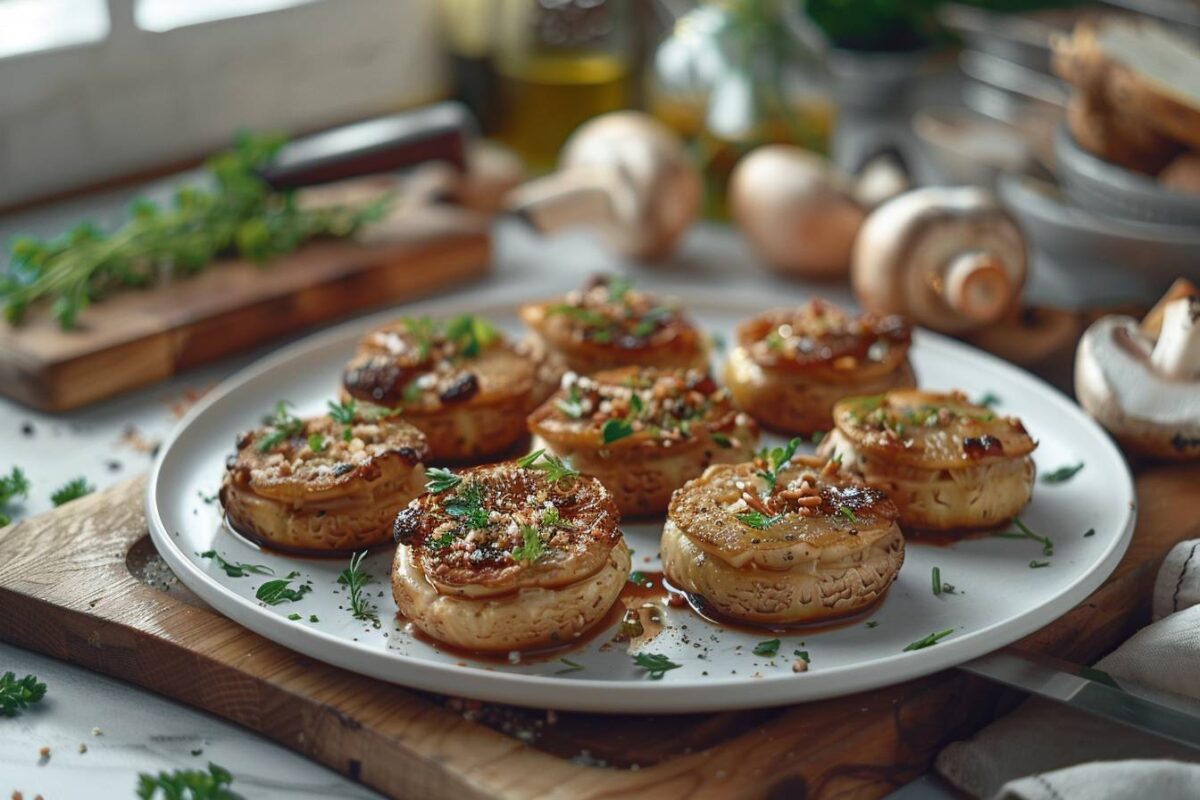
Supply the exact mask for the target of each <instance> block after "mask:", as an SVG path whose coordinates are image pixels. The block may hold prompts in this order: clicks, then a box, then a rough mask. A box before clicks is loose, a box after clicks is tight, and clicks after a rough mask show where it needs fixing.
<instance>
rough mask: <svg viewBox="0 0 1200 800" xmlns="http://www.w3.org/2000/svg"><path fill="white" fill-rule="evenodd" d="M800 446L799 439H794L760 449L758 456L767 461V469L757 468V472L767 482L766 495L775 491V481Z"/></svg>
mask: <svg viewBox="0 0 1200 800" xmlns="http://www.w3.org/2000/svg"><path fill="white" fill-rule="evenodd" d="M799 446H800V440H799V439H792V440H791V441H789V442H788V443H787V444H786V445H784V446H783V447H770V448H768V447H764V448H763V449H762V450H759V451H758V453H757V455H756V457H757V458H758V459H761V460H762V461H764V462H766V464H767V467H766V469H759V470H756V474H757V475H758V476H759V477H760V478H762V479H763V480H764V481H766V482H767V491H766V496H768V497H769V496H770V495H771V493H772V492H774V491H775V483H776V481H778V479H779V473H780V472H781V471H782V470H783V468H784V467H786V466H787V465H788V463H789V462H790V461H791V460H792V456H794V455H796V448H798V447H799Z"/></svg>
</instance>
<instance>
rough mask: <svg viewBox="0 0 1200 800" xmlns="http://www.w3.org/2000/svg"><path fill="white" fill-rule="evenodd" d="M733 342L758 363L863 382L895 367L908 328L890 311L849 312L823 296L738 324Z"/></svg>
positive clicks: (904, 350) (905, 351)
mask: <svg viewBox="0 0 1200 800" xmlns="http://www.w3.org/2000/svg"><path fill="white" fill-rule="evenodd" d="M737 343H738V345H739V346H741V347H744V348H746V351H747V354H748V355H749V356H750V358H751V359H753V361H754V362H755V363H757V364H758V365H759V366H761V367H763V368H765V369H770V370H780V371H786V372H792V373H797V374H802V375H804V376H806V377H808V378H810V379H813V380H831V381H836V380H838V379H847V378H848V379H853V380H856V381H862V380H869V379H871V378H873V377H876V376H879V375H886V374H888V373H891V372H894V371H895V370H897V369H899V368H900V366H901V365H902V364H903V363H904V360H905V359H906V358H907V357H908V348H909V345H910V344H911V343H912V326H911V325H910V324H909V322H908V320H907V319H905V318H904V317H901V316H899V315H895V314H888V315H880V314H870V313H868V314H863V315H860V316H853V315H850V314H847V313H846V312H844V311H842V310H841V309H839V308H837V307H836V306H834V305H832V304H830V303H827V302H825V301H824V300H819V299H813V300H811V301H810V302H809V303H807V304H806V305H803V306H800V307H798V308H788V309H782V308H781V309H773V310H771V311H765V312H763V313H761V314H759V315H757V316H755V317H753V318H751V319H749V320H747V321H745V322H743V323H742V324H741V325H739V326H738V329H737Z"/></svg>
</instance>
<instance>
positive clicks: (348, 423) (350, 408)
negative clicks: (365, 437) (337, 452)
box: [310, 397, 358, 442]
mask: <svg viewBox="0 0 1200 800" xmlns="http://www.w3.org/2000/svg"><path fill="white" fill-rule="evenodd" d="M328 406H329V418H330V419H332V420H333V421H334V422H336V423H337V424H339V425H341V426H342V441H344V442H348V441H350V440H351V439H353V438H354V415H355V414H356V413H357V412H358V403H357V402H356V401H355V400H354V398H353V397H351V398H350V399H348V400H346V402H344V403H335V402H333V401H332V400H330V401H329V403H328ZM310 441H311V439H310Z"/></svg>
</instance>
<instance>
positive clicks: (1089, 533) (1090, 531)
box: [1083, 528, 1096, 539]
mask: <svg viewBox="0 0 1200 800" xmlns="http://www.w3.org/2000/svg"><path fill="white" fill-rule="evenodd" d="M1095 535H1096V529H1095V528H1088V529H1087V531H1085V532H1084V534H1083V538H1085V539H1086V538H1088V537H1089V536H1095Z"/></svg>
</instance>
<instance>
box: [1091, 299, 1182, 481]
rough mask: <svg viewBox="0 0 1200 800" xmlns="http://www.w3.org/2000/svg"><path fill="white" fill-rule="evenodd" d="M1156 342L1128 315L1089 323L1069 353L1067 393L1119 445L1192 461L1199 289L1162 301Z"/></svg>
mask: <svg viewBox="0 0 1200 800" xmlns="http://www.w3.org/2000/svg"><path fill="white" fill-rule="evenodd" d="M1161 322H1162V327H1161V331H1160V332H1159V334H1158V337H1157V340H1155V339H1154V338H1153V337H1152V336H1150V335H1148V334H1147V332H1146V331H1145V330H1144V328H1145V326H1144V325H1143V326H1139V324H1138V321H1137V320H1135V319H1133V318H1132V317H1127V316H1123V315H1112V316H1107V317H1101V318H1100V319H1098V320H1097V321H1096V322H1094V323H1093V324H1092V326H1091V327H1090V328H1088V329H1087V331H1086V332H1085V333H1084V335H1083V338H1082V339H1080V341H1079V349H1078V350H1077V351H1076V355H1075V396H1076V397H1077V398H1079V403H1080V405H1082V406H1083V407H1084V409H1086V410H1087V412H1088V413H1089V414H1091V415H1092V416H1093V417H1095V418H1096V421H1097V422H1099V423H1100V424H1101V425H1103V426H1104V427H1105V428H1107V429H1108V431H1109V432H1110V433H1111V434H1112V435H1113V437H1114V438H1116V440H1117V441H1118V442H1120V443H1121V445H1122V446H1123V447H1125V449H1126V450H1128V451H1130V452H1133V453H1140V454H1143V455H1150V456H1156V457H1158V458H1169V459H1180V460H1182V459H1193V458H1200V294H1190V295H1187V296H1184V297H1178V298H1175V299H1173V300H1170V301H1169V302H1167V303H1165V304H1164V305H1163V306H1162V315H1161Z"/></svg>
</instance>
